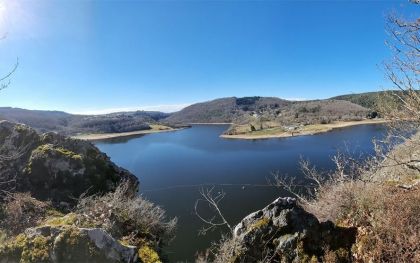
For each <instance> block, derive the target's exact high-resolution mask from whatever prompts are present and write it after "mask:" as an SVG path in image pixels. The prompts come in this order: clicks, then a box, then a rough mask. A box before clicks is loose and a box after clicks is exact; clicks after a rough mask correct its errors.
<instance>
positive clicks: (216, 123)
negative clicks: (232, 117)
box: [188, 122, 233, 125]
mask: <svg viewBox="0 0 420 263" xmlns="http://www.w3.org/2000/svg"><path fill="white" fill-rule="evenodd" d="M232 124H233V122H210V123H209V122H192V123H188V125H232Z"/></svg>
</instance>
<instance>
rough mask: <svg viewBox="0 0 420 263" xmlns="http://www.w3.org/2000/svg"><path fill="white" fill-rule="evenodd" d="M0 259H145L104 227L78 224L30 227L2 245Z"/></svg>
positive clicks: (53, 261)
mask: <svg viewBox="0 0 420 263" xmlns="http://www.w3.org/2000/svg"><path fill="white" fill-rule="evenodd" d="M0 262H1V263H6V262H8V263H9V262H10V263H11V262H51V263H62V262H79V263H83V262H98V263H99V262H101V263H102V262H104V263H108V262H109V263H111V262H126V263H134V262H141V261H140V259H139V257H138V253H137V248H136V247H134V246H128V245H123V244H121V243H120V242H119V241H118V240H116V239H114V238H113V237H111V236H110V235H109V234H108V233H107V232H105V231H104V230H103V229H99V228H77V227H74V226H42V227H36V228H28V229H27V230H26V231H25V233H24V234H20V235H19V236H17V237H16V238H14V239H12V240H10V241H8V242H6V243H5V244H2V245H1V246H0Z"/></svg>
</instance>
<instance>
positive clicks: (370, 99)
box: [330, 90, 420, 110]
mask: <svg viewBox="0 0 420 263" xmlns="http://www.w3.org/2000/svg"><path fill="white" fill-rule="evenodd" d="M418 92H420V91H418ZM395 95H403V91H400V90H390V91H374V92H365V93H354V94H347V95H340V96H336V97H332V98H330V99H332V100H345V101H350V102H352V103H355V104H358V105H360V106H363V107H365V108H368V109H372V110H377V108H378V107H379V106H380V105H381V104H385V105H389V104H390V103H392V104H395V103H396V104H399V103H401V102H400V101H399V100H398V97H397V96H395Z"/></svg>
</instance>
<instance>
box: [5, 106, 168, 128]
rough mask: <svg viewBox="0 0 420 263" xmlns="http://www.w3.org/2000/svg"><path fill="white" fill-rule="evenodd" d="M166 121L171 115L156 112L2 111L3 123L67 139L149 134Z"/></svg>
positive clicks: (8, 108)
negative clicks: (138, 132) (87, 135)
mask: <svg viewBox="0 0 420 263" xmlns="http://www.w3.org/2000/svg"><path fill="white" fill-rule="evenodd" d="M165 117H168V114H166V113H162V112H154V111H135V112H119V113H111V114H102V115H76V114H69V113H66V112H62V111H40V110H25V109H19V108H10V107H0V120H8V121H11V122H16V123H23V124H26V125H29V126H31V127H33V128H35V129H36V130H38V131H40V132H47V131H54V132H58V133H61V134H64V135H73V134H77V133H111V132H129V131H136V130H145V129H150V126H149V125H150V124H155V123H158V121H159V120H161V119H163V118H165Z"/></svg>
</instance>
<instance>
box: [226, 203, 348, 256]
mask: <svg viewBox="0 0 420 263" xmlns="http://www.w3.org/2000/svg"><path fill="white" fill-rule="evenodd" d="M355 239H356V229H355V228H343V227H338V226H336V225H334V224H333V223H332V222H329V221H327V222H319V221H318V219H317V218H316V217H315V216H314V215H312V214H310V213H308V212H306V211H305V210H304V209H303V208H302V207H301V206H300V205H299V204H297V202H296V200H295V199H293V198H278V199H276V200H275V201H274V202H272V203H271V204H269V205H268V206H266V207H265V208H264V209H262V210H259V211H256V212H254V213H252V214H250V215H248V216H247V217H245V218H244V219H243V220H242V221H241V222H240V223H239V224H238V225H236V227H235V228H234V231H233V238H232V240H233V244H234V245H233V247H234V248H235V249H231V250H230V253H231V255H230V256H229V257H230V258H231V259H232V262H256V261H258V260H263V259H266V260H267V259H269V260H268V261H264V262H312V261H315V262H318V261H322V260H323V257H324V256H325V255H326V254H327V253H330V254H331V253H332V254H334V256H335V258H337V259H338V260H339V261H338V262H348V261H350V258H351V247H352V245H353V244H354V242H355Z"/></svg>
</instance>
